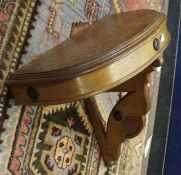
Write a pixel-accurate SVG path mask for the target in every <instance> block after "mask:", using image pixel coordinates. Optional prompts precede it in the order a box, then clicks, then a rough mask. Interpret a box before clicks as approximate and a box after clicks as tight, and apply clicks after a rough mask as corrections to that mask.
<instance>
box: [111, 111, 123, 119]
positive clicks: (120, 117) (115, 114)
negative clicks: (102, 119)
mask: <svg viewBox="0 0 181 175" xmlns="http://www.w3.org/2000/svg"><path fill="white" fill-rule="evenodd" d="M113 117H114V119H115V120H118V121H120V120H123V119H124V116H123V114H121V112H120V111H114V112H113Z"/></svg>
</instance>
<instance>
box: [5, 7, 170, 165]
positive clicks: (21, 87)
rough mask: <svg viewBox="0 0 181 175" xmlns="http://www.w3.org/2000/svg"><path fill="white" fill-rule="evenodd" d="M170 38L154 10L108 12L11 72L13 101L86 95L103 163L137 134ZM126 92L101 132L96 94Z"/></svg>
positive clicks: (54, 100) (44, 101)
mask: <svg viewBox="0 0 181 175" xmlns="http://www.w3.org/2000/svg"><path fill="white" fill-rule="evenodd" d="M169 41H170V35H169V32H168V30H167V26H166V16H165V15H164V14H162V13H160V12H156V11H153V10H140V11H132V12H126V13H121V14H114V15H110V16H106V17H104V18H103V19H101V20H99V21H97V22H95V23H94V24H92V25H89V26H88V27H87V28H86V29H84V30H83V31H81V32H80V33H78V34H76V35H73V36H71V37H70V38H69V39H67V40H65V41H64V42H62V43H61V44H59V45H58V46H56V47H54V48H53V49H51V50H49V51H47V52H46V53H43V54H41V55H38V56H37V59H35V60H34V61H32V62H30V63H28V64H27V65H25V66H23V67H22V68H20V69H19V70H17V71H15V72H14V73H13V74H12V75H11V76H10V78H9V82H8V84H9V87H10V90H11V93H12V96H13V98H14V99H15V102H16V104H28V105H39V104H43V105H48V104H57V103H66V102H72V101H76V100H84V102H85V105H86V108H87V112H88V113H89V116H90V118H91V122H92V125H93V128H94V132H95V134H96V137H97V140H98V143H99V145H100V149H101V153H102V156H103V158H104V160H105V161H106V162H111V161H114V160H116V159H117V158H118V157H119V154H120V145H121V143H122V142H123V141H124V140H125V139H128V138H132V137H135V136H136V135H138V134H139V132H140V131H141V130H142V128H143V126H144V119H143V117H142V116H143V115H145V114H146V113H147V112H148V111H149V109H150V98H149V94H148V83H149V76H150V73H151V72H152V71H154V69H155V67H158V66H161V65H162V63H163V59H162V58H161V56H162V53H163V51H164V49H165V48H166V46H167V45H168V43H169ZM107 91H109V92H128V93H127V95H126V96H125V97H124V98H122V99H121V100H120V101H119V102H118V103H117V104H116V105H115V107H114V108H113V109H112V112H111V114H110V116H109V120H108V123H107V130H106V131H105V129H104V127H103V124H102V122H101V114H100V112H99V110H98V107H97V105H96V102H95V98H94V95H96V94H98V93H101V92H107Z"/></svg>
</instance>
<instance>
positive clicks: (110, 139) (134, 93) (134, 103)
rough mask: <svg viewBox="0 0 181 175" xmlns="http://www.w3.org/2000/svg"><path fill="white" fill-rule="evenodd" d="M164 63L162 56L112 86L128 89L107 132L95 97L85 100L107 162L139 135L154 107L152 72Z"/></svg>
mask: <svg viewBox="0 0 181 175" xmlns="http://www.w3.org/2000/svg"><path fill="white" fill-rule="evenodd" d="M162 64H163V59H162V58H158V59H157V60H156V61H155V62H154V63H153V64H152V65H150V66H149V67H148V68H147V69H145V70H144V71H142V72H141V73H139V74H138V75H136V76H135V77H133V78H132V79H130V80H128V81H127V82H125V83H123V84H121V85H119V86H117V87H115V88H113V89H111V90H110V91H111V92H128V94H127V95H126V96H124V97H123V98H122V99H120V101H118V103H117V104H116V105H115V106H114V108H113V109H112V111H111V113H110V116H109V119H108V123H107V131H105V129H104V126H103V123H102V120H101V118H102V116H101V113H100V111H99V109H98V107H97V104H96V101H95V98H94V97H91V98H88V99H86V100H85V105H86V108H87V112H88V114H89V116H90V118H91V122H92V125H93V128H94V132H95V135H96V138H97V140H98V143H99V146H100V150H101V153H102V155H103V158H104V160H105V161H106V162H109V163H110V162H112V161H115V160H117V159H118V158H119V155H120V148H121V144H122V143H123V142H124V141H125V140H126V139H129V138H133V137H135V136H137V135H138V134H139V133H140V132H141V131H142V129H143V127H144V124H145V120H144V117H143V115H145V114H146V113H147V112H148V111H149V109H150V94H149V83H150V75H151V72H152V71H154V70H155V67H159V66H161V65H162Z"/></svg>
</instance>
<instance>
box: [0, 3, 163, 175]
mask: <svg viewBox="0 0 181 175" xmlns="http://www.w3.org/2000/svg"><path fill="white" fill-rule="evenodd" d="M163 7H164V0H160V1H156V0H150V1H146V0H145V1H144V0H142V1H133V0H122V1H120V0H111V1H109V0H103V1H102V0H68V1H64V0H27V1H26V2H25V1H22V0H17V1H14V0H1V1H0V26H1V27H0V94H1V95H0V134H1V135H0V140H1V143H0V170H1V171H0V175H1V174H2V175H8V174H15V175H39V174H42V175H45V174H48V175H50V174H54V175H59V174H60V175H67V174H68V175H73V174H80V175H81V174H82V175H97V174H99V175H102V174H104V173H106V172H107V173H109V174H116V175H121V174H124V175H138V174H140V171H141V162H142V158H143V153H144V146H145V137H146V133H147V127H148V125H147V123H146V126H145V128H144V130H143V131H142V132H141V133H140V134H139V136H137V137H136V138H134V139H130V140H127V141H126V142H124V143H123V144H122V147H121V155H120V158H119V159H118V161H117V162H116V163H115V165H114V166H113V167H112V168H111V169H110V170H109V171H108V170H107V168H106V167H105V165H104V162H103V160H102V158H101V155H100V151H99V146H98V144H97V141H96V139H95V135H94V133H93V129H92V126H91V123H90V120H89V116H88V115H87V114H86V109H85V107H84V103H83V101H77V102H73V103H68V104H59V105H52V106H15V105H14V101H13V100H11V99H10V98H9V91H8V88H7V86H6V83H7V81H8V76H9V74H10V73H11V72H13V71H14V70H15V69H17V68H18V67H21V66H22V65H23V64H26V63H28V62H29V61H31V60H32V59H33V58H34V56H35V55H37V54H41V53H42V52H45V51H46V50H48V49H50V48H52V47H54V46H56V45H57V44H59V43H61V42H62V41H64V40H65V39H66V38H68V37H69V36H70V34H71V33H77V32H79V31H80V30H82V28H81V27H79V25H78V24H79V23H80V22H88V23H90V24H91V23H92V22H94V21H96V20H98V19H100V18H102V17H103V16H105V15H108V14H111V13H118V12H123V11H127V10H134V9H142V8H153V9H157V10H162V9H163ZM75 24H76V25H75ZM74 26H75V28H74ZM70 51H71V48H70ZM118 99H119V94H117V93H103V94H100V95H98V96H96V101H97V104H98V107H99V109H100V111H101V113H102V115H103V120H104V123H105V125H106V122H107V119H108V116H109V113H110V111H111V109H112V107H113V106H114V105H115V103H116V101H117V100H118ZM146 118H147V122H148V120H149V114H148V115H147V116H146Z"/></svg>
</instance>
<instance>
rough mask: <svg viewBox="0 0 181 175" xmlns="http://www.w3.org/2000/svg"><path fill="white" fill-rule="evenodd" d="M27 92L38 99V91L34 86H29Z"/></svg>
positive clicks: (33, 98)
mask: <svg viewBox="0 0 181 175" xmlns="http://www.w3.org/2000/svg"><path fill="white" fill-rule="evenodd" d="M27 94H28V96H29V97H30V98H31V99H32V100H36V99H38V96H39V94H38V91H37V90H36V89H35V88H34V87H28V89H27Z"/></svg>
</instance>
